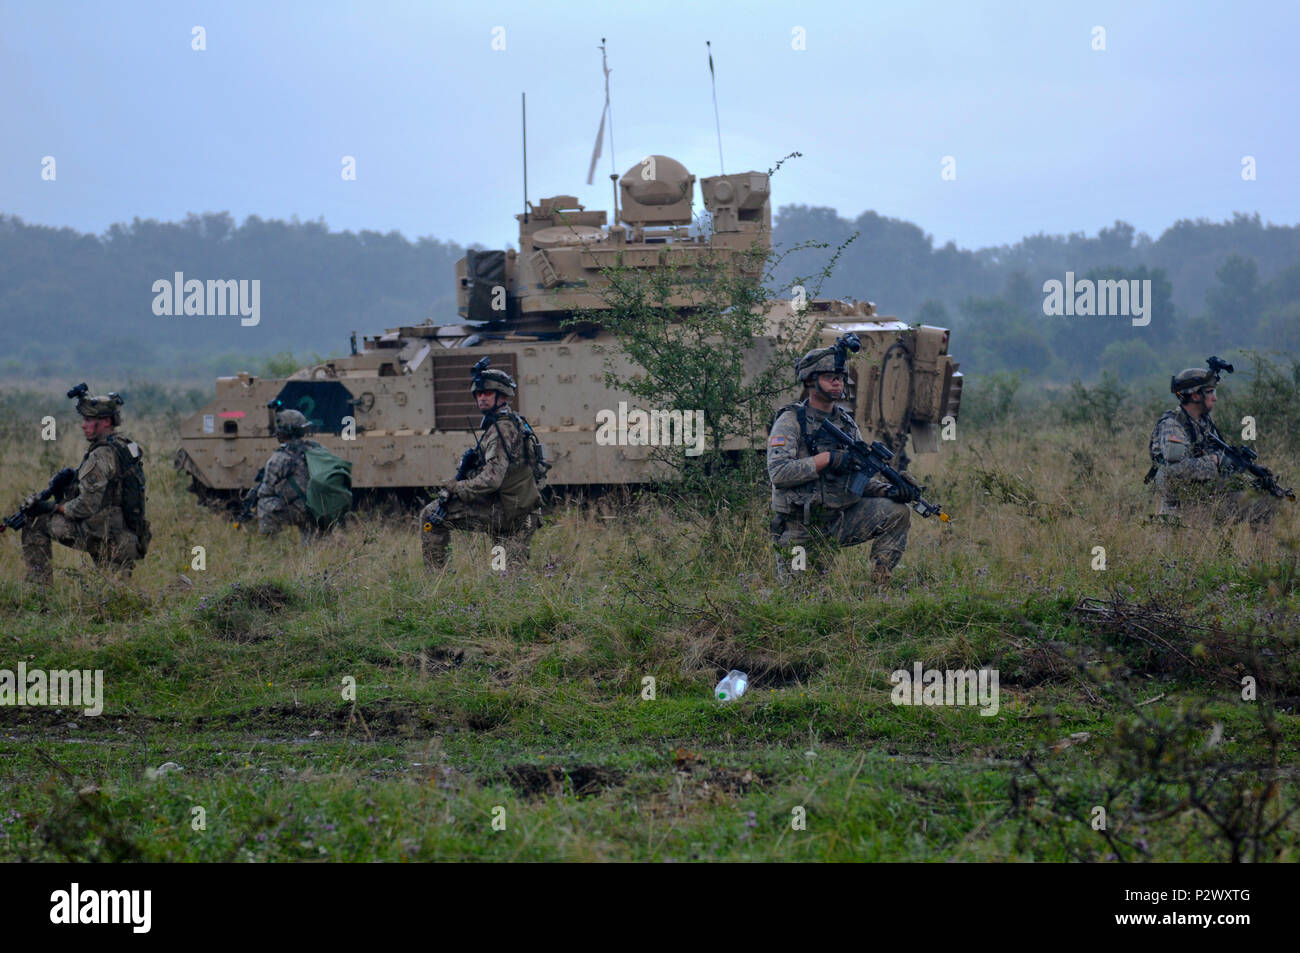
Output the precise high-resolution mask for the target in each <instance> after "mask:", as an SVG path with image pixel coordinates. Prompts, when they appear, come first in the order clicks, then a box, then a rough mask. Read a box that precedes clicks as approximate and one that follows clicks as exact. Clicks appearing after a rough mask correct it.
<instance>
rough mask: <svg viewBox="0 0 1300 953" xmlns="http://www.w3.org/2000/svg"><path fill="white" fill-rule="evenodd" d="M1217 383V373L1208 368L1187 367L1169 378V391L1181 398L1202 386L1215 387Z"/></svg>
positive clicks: (1195, 391)
mask: <svg viewBox="0 0 1300 953" xmlns="http://www.w3.org/2000/svg"><path fill="white" fill-rule="evenodd" d="M1218 384H1219V375H1218V374H1216V373H1214V371H1212V370H1210V369H1209V368H1207V367H1189V368H1187V369H1186V370H1182V371H1179V372H1178V373H1177V374H1175V375H1174V376H1173V377H1171V378H1169V392H1170V393H1171V394H1174V395H1175V396H1176V397H1178V398H1179V399H1180V400H1181V399H1182V398H1183V397H1184V396H1185V395H1186V396H1190V395H1192V394H1195V393H1197V392H1199V391H1200V390H1201V389H1202V388H1206V387H1217V386H1218Z"/></svg>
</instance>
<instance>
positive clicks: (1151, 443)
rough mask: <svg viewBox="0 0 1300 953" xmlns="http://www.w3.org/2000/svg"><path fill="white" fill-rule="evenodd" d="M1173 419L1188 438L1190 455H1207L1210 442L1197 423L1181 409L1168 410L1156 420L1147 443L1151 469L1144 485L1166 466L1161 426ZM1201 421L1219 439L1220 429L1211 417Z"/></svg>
mask: <svg viewBox="0 0 1300 953" xmlns="http://www.w3.org/2000/svg"><path fill="white" fill-rule="evenodd" d="M1171 418H1173V419H1176V420H1177V421H1178V422H1179V423H1180V424H1181V425H1182V428H1183V436H1184V437H1186V438H1187V451H1188V453H1189V454H1190V455H1191V456H1193V457H1203V456H1205V454H1206V450H1207V446H1208V441H1207V440H1206V439H1205V434H1204V433H1202V431H1201V428H1199V427H1197V426H1196V423H1195V422H1194V421H1193V420H1192V418H1191V417H1189V416H1188V415H1187V412H1186V411H1184V410H1183V409H1182V408H1181V407H1179V408H1178V409H1177V410H1166V411H1165V412H1164V413H1163V414H1161V415H1160V417H1159V418H1158V419H1157V420H1156V425H1155V426H1154V427H1153V428H1152V429H1151V437H1150V439H1149V440H1148V441H1147V450H1148V451H1149V452H1150V454H1151V469H1150V470H1148V471H1147V475H1146V476H1145V477H1143V478H1142V482H1143V483H1150V482H1151V481H1152V480H1154V479H1155V476H1156V473H1157V472H1158V471H1159V470H1160V468H1161V467H1163V466H1164V465H1165V460H1164V457H1162V456H1161V455H1160V440H1159V435H1160V425H1161V424H1163V423H1164V422H1165V421H1166V420H1169V419H1171ZM1201 419H1202V420H1204V421H1205V423H1206V430H1207V432H1209V433H1212V434H1214V435H1215V436H1216V437H1217V436H1218V435H1219V429H1218V428H1217V427H1215V426H1214V421H1213V420H1211V419H1210V415H1209V414H1206V415H1205V416H1204V417H1202V418H1201Z"/></svg>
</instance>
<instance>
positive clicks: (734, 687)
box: [713, 668, 749, 702]
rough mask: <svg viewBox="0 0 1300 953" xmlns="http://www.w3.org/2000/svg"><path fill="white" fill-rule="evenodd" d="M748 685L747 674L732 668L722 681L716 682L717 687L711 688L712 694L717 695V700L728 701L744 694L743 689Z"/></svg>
mask: <svg viewBox="0 0 1300 953" xmlns="http://www.w3.org/2000/svg"><path fill="white" fill-rule="evenodd" d="M748 687H749V676H748V675H746V674H745V673H744V672H742V671H740V669H736V668H733V669H732V670H731V671H730V672H728V673H727V675H726V677H725V678H724V679H723V680H722V681H720V682H718V684H717V687H716V688H714V689H713V694H714V695H716V696H717V698H718V701H722V702H730V701H735V700H736V699H737V698H739V697H740V696H741V695H743V694H745V689H747V688H748Z"/></svg>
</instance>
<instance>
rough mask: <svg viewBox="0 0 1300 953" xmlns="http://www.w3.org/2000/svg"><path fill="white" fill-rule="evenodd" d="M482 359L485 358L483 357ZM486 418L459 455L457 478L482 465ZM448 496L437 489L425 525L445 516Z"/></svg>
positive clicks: (465, 475) (486, 426) (438, 521)
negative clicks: (470, 444)
mask: <svg viewBox="0 0 1300 953" xmlns="http://www.w3.org/2000/svg"><path fill="white" fill-rule="evenodd" d="M484 360H487V359H486V358H484ZM487 418H488V415H487V414H484V415H483V429H482V431H481V432H480V433H479V435H478V438H477V439H476V440H475V441H474V446H472V447H466V448H465V452H464V453H462V454H461V455H460V465H459V466H457V467H456V479H457V480H464V479H465V478H467V477H468V476H469V475H470V473H471V472H472V471H473V470H475V469H477V468H478V467H481V466H482V465H483V449H482V447H483V434H485V433H487V428H488V426H489V425H490V421H489V420H488V419H487ZM473 423H474V422H473V420H470V424H471V425H473ZM449 498H450V494H449V493H448V492H447V490H446V489H445V488H444V489H442V490H439V491H438V505H437V507H435V508H434V511H433V512H432V513H431V514H429V521H428V523H427V524H426V525H429V524H433V523H441V522H442V521H443V520H444V519H446V518H447V500H448V499H449Z"/></svg>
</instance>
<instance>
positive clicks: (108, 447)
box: [22, 433, 143, 585]
mask: <svg viewBox="0 0 1300 953" xmlns="http://www.w3.org/2000/svg"><path fill="white" fill-rule="evenodd" d="M114 444H119V445H121V446H123V447H125V448H126V450H127V452H128V453H130V454H131V455H132V456H141V455H143V450H142V449H141V448H140V446H139V444H137V443H135V442H134V441H133V440H131V438H130V437H127V436H125V435H124V434H118V433H109V434H104V435H103V436H101V437H98V438H96V439H95V440H94V441H93V442H92V443H91V445H90V449H89V450H87V451H86V455H85V456H84V457H83V458H82V460H81V465H80V466H78V467H77V483H76V486H77V495H76V496H73V497H70V498H69V499H67V500H65V501H64V502H63V512H62V513H42V514H40V515H39V516H30V517H28V519H27V522H26V523H25V524H24V526H23V531H22V533H23V535H22V543H23V560H24V561H25V562H26V563H27V578H28V580H29V581H31V582H34V583H37V584H38V585H49V584H50V583H51V582H53V580H54V569H53V565H52V560H53V546H52V543H53V542H54V541H57V542H60V543H62V544H63V545H64V546H68V547H70V548H72V549H79V550H81V551H83V552H87V553H89V554H90V556H91V558H92V559H93V560H94V561H95V565H97V566H111V567H112V568H114V569H118V570H121V571H122V572H124V573H126V574H128V575H129V574H130V572H131V568H132V567H133V566H134V565H135V561H136V559H138V558H140V552H139V540H138V539H137V538H136V535H135V534H134V533H132V532H131V531H130V530H129V529H127V528H126V523H125V519H124V517H123V513H122V480H121V475H120V473H119V465H118V459H117V454H118V451H117V450H116V449H114Z"/></svg>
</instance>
